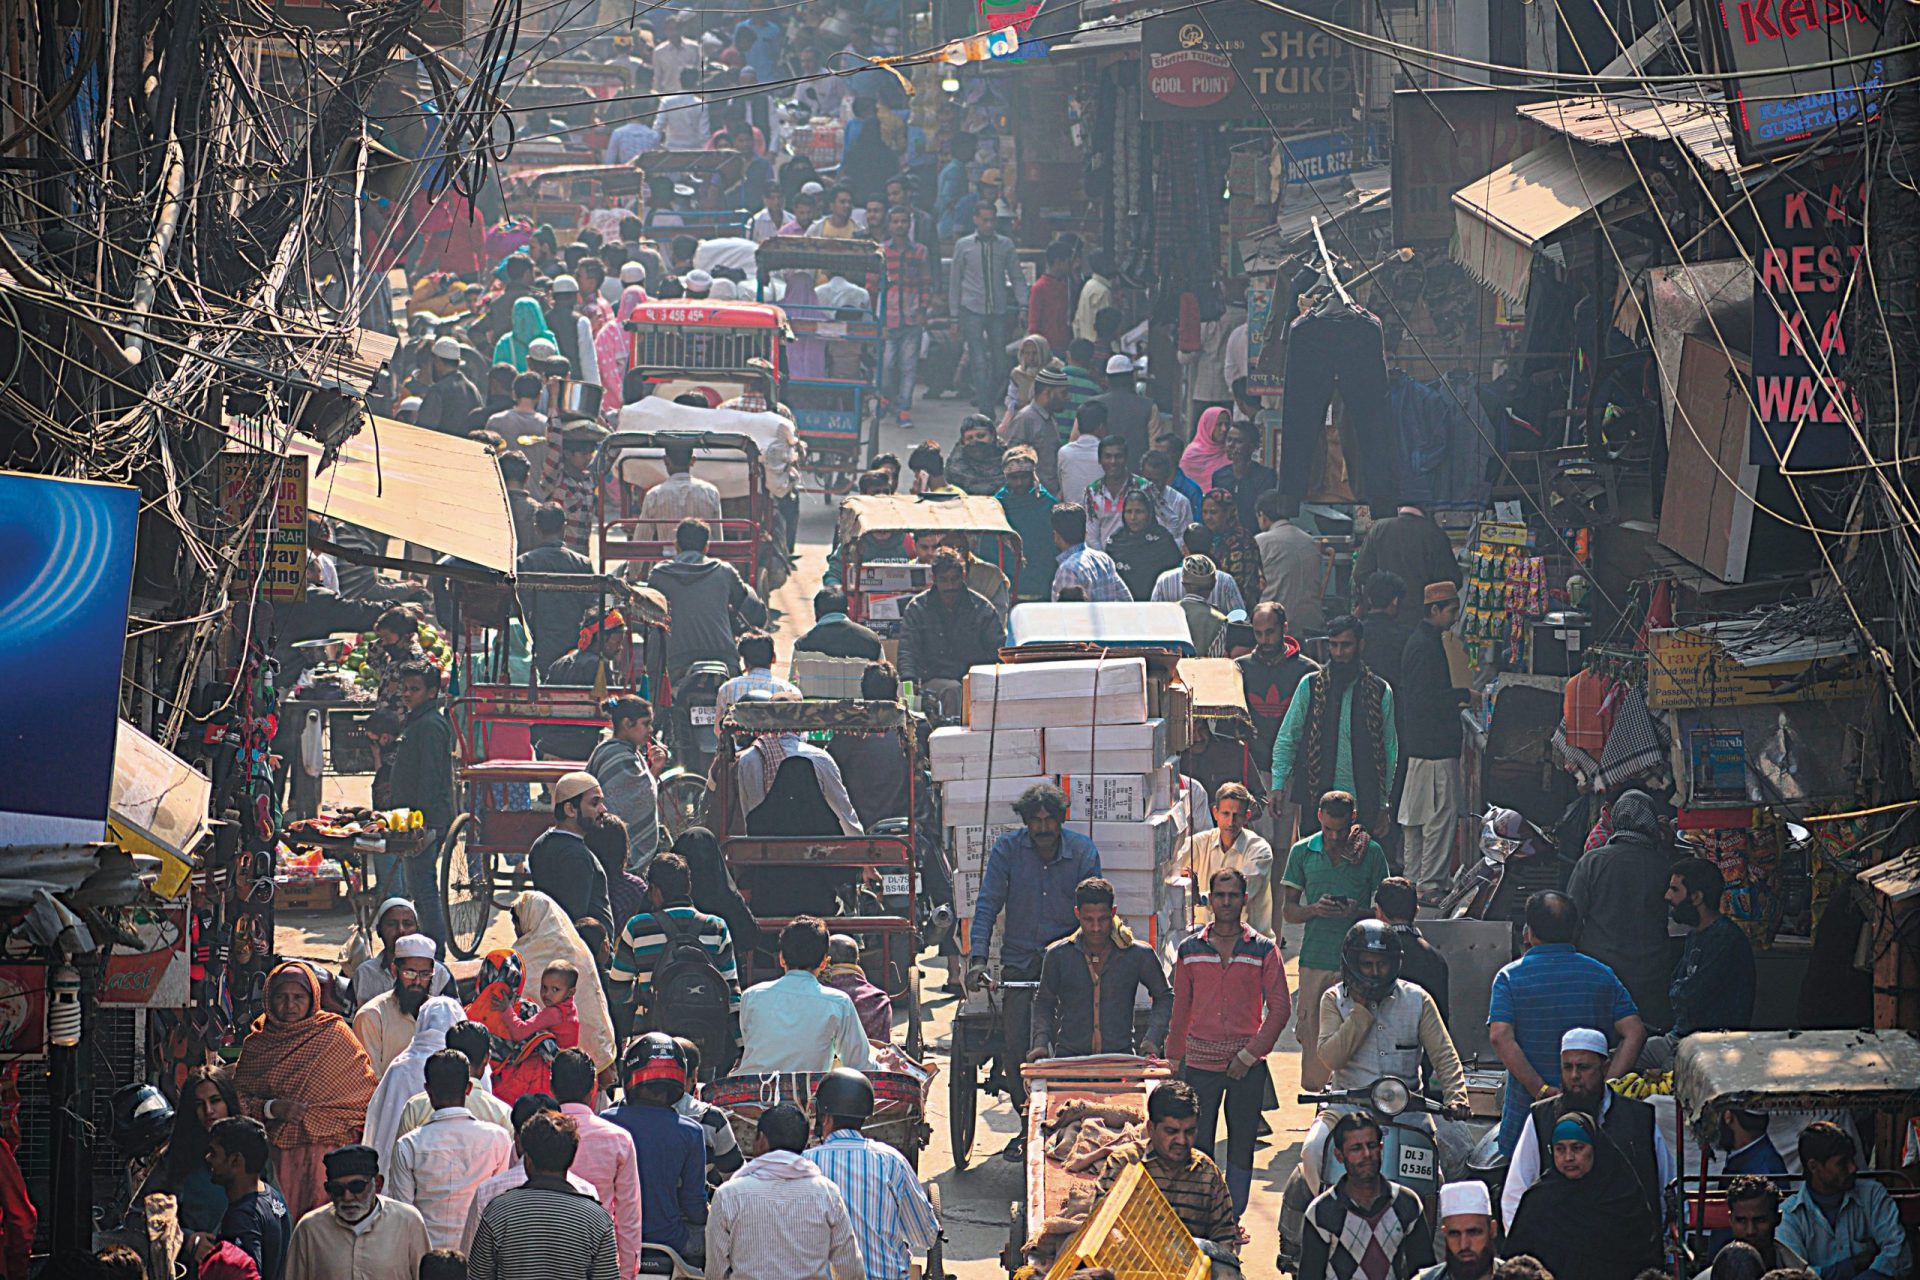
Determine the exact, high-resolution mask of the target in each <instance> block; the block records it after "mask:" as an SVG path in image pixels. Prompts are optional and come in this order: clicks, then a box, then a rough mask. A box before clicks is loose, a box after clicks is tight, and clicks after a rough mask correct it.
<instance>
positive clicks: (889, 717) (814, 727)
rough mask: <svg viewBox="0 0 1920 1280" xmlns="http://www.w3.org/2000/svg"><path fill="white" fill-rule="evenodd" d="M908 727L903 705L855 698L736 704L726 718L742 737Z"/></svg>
mask: <svg viewBox="0 0 1920 1280" xmlns="http://www.w3.org/2000/svg"><path fill="white" fill-rule="evenodd" d="M906 723H907V709H906V707H905V706H904V705H903V704H901V703H898V702H863V701H860V700H857V699H852V698H808V699H806V700H805V701H799V700H785V701H780V702H736V703H734V704H733V705H731V706H729V707H728V708H727V717H726V724H727V725H728V726H729V727H731V728H733V729H736V730H738V731H740V732H741V733H813V732H818V731H823V730H825V731H831V732H842V731H844V732H848V733H880V732H884V731H885V730H888V729H899V728H903V727H904V726H905V725H906Z"/></svg>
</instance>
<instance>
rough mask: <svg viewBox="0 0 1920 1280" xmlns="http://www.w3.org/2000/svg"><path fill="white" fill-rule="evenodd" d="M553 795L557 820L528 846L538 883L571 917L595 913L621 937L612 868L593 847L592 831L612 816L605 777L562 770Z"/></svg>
mask: <svg viewBox="0 0 1920 1280" xmlns="http://www.w3.org/2000/svg"><path fill="white" fill-rule="evenodd" d="M552 796H553V825H552V826H551V827H548V828H547V829H546V831H544V832H542V833H541V836H540V838H539V839H538V840H535V841H534V842H533V847H532V848H531V849H528V850H527V870H528V871H529V872H530V873H531V874H532V876H533V887H534V888H536V889H538V890H539V891H540V892H541V893H544V894H546V895H547V896H548V897H549V898H552V899H553V900H554V901H555V902H556V903H558V904H559V905H560V909H561V910H562V911H564V912H566V913H567V919H569V920H579V919H582V918H584V917H588V916H591V917H592V918H593V919H595V920H598V921H600V922H601V923H602V924H603V925H604V926H605V928H606V930H607V936H608V937H610V938H611V937H615V936H617V935H618V930H619V926H618V925H617V924H615V923H614V919H613V903H612V900H611V899H610V898H609V897H608V895H607V869H606V867H605V866H604V865H603V864H602V863H601V861H600V859H599V858H598V857H597V856H595V854H594V852H593V850H591V849H589V848H587V833H588V832H589V831H592V830H594V829H595V828H596V827H598V826H600V825H601V824H602V823H604V822H605V821H606V820H607V798H606V796H605V795H604V794H602V792H601V790H600V779H598V778H596V777H594V776H593V775H592V774H590V773H587V772H585V771H583V770H575V771H574V772H572V773H566V774H562V775H560V780H559V781H558V782H556V783H554V784H553V791H552Z"/></svg>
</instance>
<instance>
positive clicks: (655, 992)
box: [641, 908, 737, 1080]
mask: <svg viewBox="0 0 1920 1280" xmlns="http://www.w3.org/2000/svg"><path fill="white" fill-rule="evenodd" d="M654 919H655V920H656V921H658V922H659V925H660V927H661V929H663V930H664V931H665V932H666V935H667V945H666V949H665V950H663V951H662V952H661V953H660V959H659V962H658V963H657V964H655V966H654V970H653V982H652V984H651V985H652V992H651V996H650V998H649V1000H648V1004H647V1016H646V1026H645V1027H644V1028H641V1029H642V1030H647V1031H663V1032H665V1033H666V1034H668V1035H670V1036H685V1037H686V1038H687V1039H689V1040H691V1041H693V1042H694V1043H695V1044H696V1045H698V1046H700V1071H701V1074H702V1075H703V1076H705V1077H706V1078H707V1079H709V1080H714V1079H718V1078H719V1077H721V1076H723V1075H725V1074H726V1073H727V1072H728V1071H729V1070H731V1069H732V1067H733V1064H734V1061H735V1060H736V1056H737V1055H736V1052H735V1045H734V1042H733V1041H734V1035H733V1011H732V1009H731V1008H730V1005H731V997H730V993H729V992H728V990H727V980H726V978H724V977H723V976H721V973H720V970H719V968H718V966H716V965H715V964H714V962H713V956H712V955H710V954H709V953H708V951H707V949H706V948H705V947H704V946H702V945H700V931H701V929H702V927H703V926H704V925H705V923H706V920H707V917H705V916H703V915H700V914H699V913H698V912H696V913H695V914H694V915H693V916H692V917H691V918H690V919H686V920H682V919H679V918H678V917H675V916H670V915H668V914H666V910H665V909H664V908H663V909H662V910H661V912H660V914H658V915H656V916H654Z"/></svg>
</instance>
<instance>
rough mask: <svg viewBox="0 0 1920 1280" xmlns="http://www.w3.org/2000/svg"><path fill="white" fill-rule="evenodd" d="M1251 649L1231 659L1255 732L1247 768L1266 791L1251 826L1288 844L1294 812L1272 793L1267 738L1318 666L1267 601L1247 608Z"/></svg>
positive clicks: (1271, 840)
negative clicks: (1255, 772) (1260, 812)
mask: <svg viewBox="0 0 1920 1280" xmlns="http://www.w3.org/2000/svg"><path fill="white" fill-rule="evenodd" d="M1251 623H1252V626H1253V652H1252V653H1249V654H1243V655H1242V656H1240V657H1238V658H1235V659H1234V660H1233V662H1234V665H1235V666H1237V667H1239V668H1240V686H1241V688H1242V689H1243V690H1244V691H1245V694H1246V699H1247V710H1248V712H1250V713H1251V714H1252V716H1253V731H1254V734H1255V742H1254V750H1253V767H1254V768H1255V769H1257V770H1259V771H1260V784H1261V785H1262V786H1263V787H1266V788H1267V789H1268V792H1269V798H1268V800H1267V810H1266V814H1265V816H1264V818H1263V819H1261V820H1260V821H1257V822H1255V823H1254V828H1255V830H1257V831H1259V832H1260V834H1261V835H1263V836H1265V837H1266V840H1267V843H1268V844H1271V845H1274V846H1276V847H1280V848H1289V849H1290V848H1292V847H1293V829H1294V823H1295V821H1296V820H1297V819H1298V817H1299V814H1298V812H1297V811H1296V809H1295V807H1294V805H1293V802H1292V801H1290V800H1288V799H1287V798H1286V797H1285V796H1283V795H1273V794H1271V792H1272V787H1273V774H1272V769H1273V740H1274V738H1275V737H1277V736H1278V735H1279V733H1280V723H1281V722H1282V721H1283V720H1285V719H1286V718H1287V709H1288V707H1290V706H1291V705H1292V703H1293V693H1294V690H1296V689H1298V688H1299V687H1300V682H1301V681H1302V680H1304V679H1305V678H1306V677H1307V674H1308V673H1309V672H1313V671H1318V670H1319V669H1320V664H1319V663H1317V662H1315V661H1314V660H1313V659H1312V658H1309V657H1308V656H1307V655H1306V654H1305V653H1303V652H1301V649H1300V642H1299V641H1298V640H1296V639H1294V638H1293V637H1292V636H1290V635H1288V634H1287V610H1286V608H1285V606H1283V605H1281V604H1280V603H1278V602H1277V601H1273V600H1268V601H1265V602H1263V603H1261V604H1257V605H1255V606H1254V608H1253V617H1252V619H1251Z"/></svg>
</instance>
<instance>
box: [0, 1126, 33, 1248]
mask: <svg viewBox="0 0 1920 1280" xmlns="http://www.w3.org/2000/svg"><path fill="white" fill-rule="evenodd" d="M39 1221H40V1214H39V1212H38V1211H37V1210H36V1209H35V1208H34V1207H33V1200H32V1198H31V1197H29V1196H28V1195H27V1182H26V1179H25V1178H23V1177H21V1176H20V1162H19V1161H18V1160H15V1159H14V1158H13V1148H12V1147H10V1146H8V1145H7V1144H6V1143H4V1142H0V1280H27V1264H28V1260H29V1259H30V1258H31V1257H32V1256H33V1232H34V1227H35V1226H36V1225H37V1224H38V1223H39Z"/></svg>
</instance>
